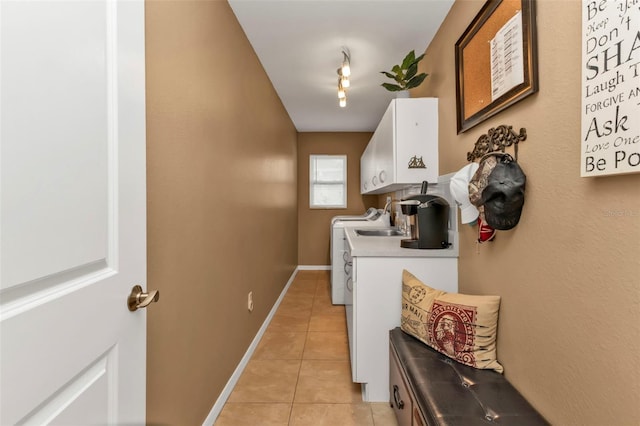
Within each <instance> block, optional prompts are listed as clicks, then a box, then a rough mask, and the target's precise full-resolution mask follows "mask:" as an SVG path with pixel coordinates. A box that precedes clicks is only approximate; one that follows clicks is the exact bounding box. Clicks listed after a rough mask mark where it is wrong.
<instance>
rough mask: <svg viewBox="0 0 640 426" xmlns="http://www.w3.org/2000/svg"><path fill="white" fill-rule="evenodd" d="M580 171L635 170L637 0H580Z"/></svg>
mask: <svg viewBox="0 0 640 426" xmlns="http://www.w3.org/2000/svg"><path fill="white" fill-rule="evenodd" d="M582 65H583V68H582V112H581V117H582V156H581V157H582V158H581V165H580V176H583V177H588V176H603V175H612V174H620V173H637V172H640V0H582Z"/></svg>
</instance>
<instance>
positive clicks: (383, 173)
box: [378, 170, 387, 183]
mask: <svg viewBox="0 0 640 426" xmlns="http://www.w3.org/2000/svg"><path fill="white" fill-rule="evenodd" d="M378 177H379V178H380V183H384V181H385V180H386V179H387V173H386V172H385V171H384V170H383V171H381V172H380V174H378Z"/></svg>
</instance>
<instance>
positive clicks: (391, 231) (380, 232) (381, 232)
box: [356, 228, 404, 237]
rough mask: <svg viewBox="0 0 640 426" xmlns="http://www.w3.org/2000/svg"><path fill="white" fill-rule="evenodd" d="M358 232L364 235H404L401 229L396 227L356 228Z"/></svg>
mask: <svg viewBox="0 0 640 426" xmlns="http://www.w3.org/2000/svg"><path fill="white" fill-rule="evenodd" d="M356 234H357V235H361V236H363V237H397V236H400V235H404V234H403V233H402V232H401V231H398V230H397V229H394V228H385V229H356Z"/></svg>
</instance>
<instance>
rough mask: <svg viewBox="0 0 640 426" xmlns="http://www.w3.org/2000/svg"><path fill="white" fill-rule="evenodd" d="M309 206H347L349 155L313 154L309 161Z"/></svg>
mask: <svg viewBox="0 0 640 426" xmlns="http://www.w3.org/2000/svg"><path fill="white" fill-rule="evenodd" d="M309 207H311V208H312V209H346V208H347V156H346V155H312V156H311V157H310V162H309Z"/></svg>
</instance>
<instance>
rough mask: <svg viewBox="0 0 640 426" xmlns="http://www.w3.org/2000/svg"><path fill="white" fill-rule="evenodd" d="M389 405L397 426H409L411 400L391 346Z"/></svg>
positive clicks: (411, 409)
mask: <svg viewBox="0 0 640 426" xmlns="http://www.w3.org/2000/svg"><path fill="white" fill-rule="evenodd" d="M389 395H390V398H389V404H390V405H391V408H393V412H394V413H395V415H396V420H398V426H411V424H412V420H411V417H412V412H413V400H412V398H411V393H410V391H409V386H407V384H406V381H405V380H404V375H403V374H402V369H401V367H400V362H399V361H398V358H397V355H396V353H395V350H394V349H393V346H391V345H390V346H389Z"/></svg>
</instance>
